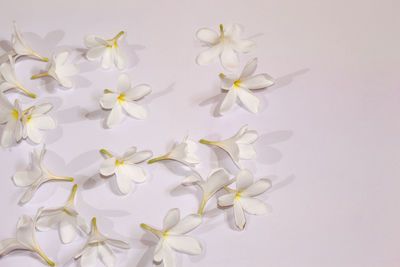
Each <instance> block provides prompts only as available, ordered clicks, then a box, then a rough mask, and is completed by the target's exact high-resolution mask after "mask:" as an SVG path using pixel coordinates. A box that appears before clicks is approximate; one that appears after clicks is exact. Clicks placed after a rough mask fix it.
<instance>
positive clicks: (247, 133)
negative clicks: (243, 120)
mask: <svg viewBox="0 0 400 267" xmlns="http://www.w3.org/2000/svg"><path fill="white" fill-rule="evenodd" d="M257 139H258V133H257V131H255V130H247V126H246V129H245V130H244V132H242V133H241V134H240V135H239V136H237V139H236V143H243V144H251V143H254V142H255V141H256V140H257Z"/></svg>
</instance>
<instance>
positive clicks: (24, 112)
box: [22, 106, 35, 115]
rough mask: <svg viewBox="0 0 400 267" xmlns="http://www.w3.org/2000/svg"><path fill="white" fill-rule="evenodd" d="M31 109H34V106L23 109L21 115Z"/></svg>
mask: <svg viewBox="0 0 400 267" xmlns="http://www.w3.org/2000/svg"><path fill="white" fill-rule="evenodd" d="M33 108H35V106H31V107H30V108H27V109H25V110H24V111H22V114H24V115H26V114H27V113H28V112H29V111H30V110H31V109H33Z"/></svg>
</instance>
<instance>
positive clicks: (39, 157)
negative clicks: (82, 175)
mask: <svg viewBox="0 0 400 267" xmlns="http://www.w3.org/2000/svg"><path fill="white" fill-rule="evenodd" d="M45 152H46V149H45V146H44V145H43V148H42V150H41V151H39V150H37V149H35V150H34V151H33V153H32V165H33V170H24V171H17V172H16V173H15V174H14V176H13V180H14V183H15V184H16V185H17V186H29V188H28V189H27V190H26V192H25V194H24V195H23V196H22V198H21V200H20V203H21V204H25V203H26V202H28V201H29V200H31V199H32V197H33V195H34V194H35V192H36V191H37V190H38V188H39V186H41V185H42V184H43V183H45V182H48V181H51V180H56V181H73V180H74V179H73V178H70V177H61V176H57V175H54V174H52V173H51V172H49V171H48V170H47V168H46V167H45V166H44V164H43V156H44V153H45Z"/></svg>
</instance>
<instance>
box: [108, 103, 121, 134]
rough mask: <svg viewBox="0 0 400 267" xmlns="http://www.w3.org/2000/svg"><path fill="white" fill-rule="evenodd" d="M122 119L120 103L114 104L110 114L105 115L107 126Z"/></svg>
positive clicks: (111, 125) (113, 124)
mask: <svg viewBox="0 0 400 267" xmlns="http://www.w3.org/2000/svg"><path fill="white" fill-rule="evenodd" d="M121 120H122V107H121V105H118V104H117V105H115V106H114V107H113V108H112V110H111V112H110V114H108V117H107V126H108V127H109V128H111V127H114V126H115V125H117V124H118V123H120V122H121Z"/></svg>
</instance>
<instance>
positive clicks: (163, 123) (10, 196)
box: [0, 0, 400, 267]
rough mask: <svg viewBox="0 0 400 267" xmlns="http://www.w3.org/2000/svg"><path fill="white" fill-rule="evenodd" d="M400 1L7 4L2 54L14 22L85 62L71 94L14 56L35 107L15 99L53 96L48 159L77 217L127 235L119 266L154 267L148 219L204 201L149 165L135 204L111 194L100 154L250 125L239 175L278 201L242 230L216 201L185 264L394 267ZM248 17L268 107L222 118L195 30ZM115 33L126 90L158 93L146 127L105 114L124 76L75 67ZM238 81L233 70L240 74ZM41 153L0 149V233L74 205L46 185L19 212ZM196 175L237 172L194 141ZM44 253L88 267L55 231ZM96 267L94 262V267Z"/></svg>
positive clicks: (43, 45) (158, 147) (171, 169)
mask: <svg viewBox="0 0 400 267" xmlns="http://www.w3.org/2000/svg"><path fill="white" fill-rule="evenodd" d="M399 9H400V2H399V1H394V0H382V1H374V0H363V1H361V0H360V1H358V0H351V1H347V0H338V1H324V0H322V1H316V0H304V1H294V0H284V1H269V0H268V1H262V0H252V1H237V0H229V1H228V0H226V1H212V0H203V1H183V0H180V1H178V0H171V1H141V2H139V1H132V0H126V1H98V0H90V1H29V0H24V1H5V0H3V1H2V5H1V10H2V11H1V24H0V40H1V42H0V44H1V48H2V49H7V47H8V46H9V43H8V41H9V40H10V37H11V34H12V21H13V20H16V21H17V22H18V24H19V26H20V29H21V31H22V33H23V34H24V36H25V38H26V39H27V40H28V42H29V44H31V46H32V48H34V49H36V50H37V51H38V52H39V54H43V55H44V56H50V55H51V53H52V52H53V51H61V50H62V49H65V48H67V49H70V51H74V52H73V57H72V58H73V60H74V61H75V62H76V63H77V64H78V66H79V68H80V73H79V75H78V76H77V77H76V78H75V82H76V86H75V88H73V89H71V90H64V89H61V88H59V86H58V85H57V84H56V83H55V82H54V81H51V80H50V79H47V78H46V79H41V80H35V81H31V80H29V77H30V76H31V75H32V74H37V73H38V72H39V71H41V70H44V69H45V68H46V63H43V62H40V61H36V60H30V59H26V58H25V59H21V60H20V61H19V62H17V67H16V68H17V75H18V77H19V79H20V80H21V82H22V83H23V84H24V85H25V86H26V87H27V88H29V89H30V90H32V91H33V92H34V93H36V94H37V95H38V96H39V97H38V99H37V100H32V99H30V98H28V97H25V96H22V95H21V94H17V93H15V92H8V93H7V96H8V97H10V99H14V98H15V97H18V98H19V99H20V100H21V101H22V102H23V103H24V107H28V106H30V105H32V104H34V103H41V102H45V101H50V102H52V103H53V104H54V106H55V107H54V109H53V110H52V112H51V114H52V115H54V117H55V118H56V119H57V121H58V128H57V129H55V130H53V131H50V132H48V133H47V137H46V141H45V142H46V145H47V148H48V152H47V154H46V157H45V163H46V165H47V166H48V168H49V169H50V170H51V171H53V172H54V173H56V174H58V175H65V176H73V177H75V178H76V180H77V183H78V185H79V191H78V196H77V208H78V210H79V211H80V213H81V214H82V215H83V216H84V217H85V218H86V219H88V220H89V219H90V218H91V217H93V216H96V217H97V218H98V225H99V229H100V231H102V232H103V233H105V234H107V235H109V236H114V237H117V238H121V239H125V240H127V241H129V242H130V243H131V245H132V249H130V250H129V251H121V253H118V263H117V266H135V267H145V266H152V265H153V263H152V260H151V259H152V249H153V248H154V245H155V238H154V237H153V236H152V235H151V234H148V233H145V231H143V230H142V229H141V228H140V227H139V224H140V223H141V222H145V223H147V224H149V225H152V226H155V227H160V226H161V223H162V219H163V217H164V215H165V213H166V212H167V211H168V210H169V209H170V208H174V207H178V208H180V209H181V213H182V215H186V214H188V213H191V212H195V211H196V210H197V207H198V205H199V197H200V192H199V191H196V190H195V188H183V187H181V186H179V184H180V181H181V179H182V178H183V177H184V176H185V175H187V174H189V172H188V171H186V170H184V169H182V168H181V167H180V165H178V164H174V163H165V164H164V163H155V164H153V165H147V164H143V167H144V168H145V169H146V171H147V172H148V173H149V176H150V178H149V180H148V181H147V182H145V183H144V184H140V185H138V186H136V187H135V190H134V192H133V193H132V194H130V195H128V196H121V195H119V194H118V193H117V190H116V187H115V184H113V181H114V178H110V179H103V178H100V177H99V176H98V167H99V164H100V163H101V160H102V157H101V155H100V154H99V153H98V150H99V149H100V148H106V149H109V150H110V151H114V152H115V153H118V154H122V153H123V152H124V150H125V149H126V148H128V147H129V146H137V147H138V149H139V150H143V149H151V150H152V151H153V152H154V154H155V155H161V154H164V153H165V152H166V151H167V150H169V149H170V148H171V147H172V145H173V144H174V142H177V141H181V140H182V139H183V137H184V136H185V135H186V134H189V135H190V136H191V137H192V138H193V139H195V140H198V139H200V138H205V137H206V138H208V139H221V138H226V137H229V136H231V135H233V134H234V133H235V132H236V131H237V130H238V129H239V128H240V127H241V126H242V125H244V124H248V125H249V128H250V129H255V130H257V131H258V132H259V133H260V139H259V140H258V141H257V143H256V150H257V151H258V156H257V158H256V159H255V160H252V161H245V162H244V165H245V166H246V167H247V168H249V169H250V170H251V171H253V172H254V174H255V177H256V178H257V179H259V178H263V177H269V178H270V179H271V180H272V182H273V184H274V186H273V190H271V191H269V192H267V193H265V194H263V195H261V196H260V199H262V200H264V201H265V202H267V203H268V204H269V205H270V206H271V210H272V211H271V212H270V213H269V214H268V215H265V216H247V218H248V223H247V228H246V230H245V231H243V232H240V231H237V230H236V229H235V228H234V227H233V218H232V210H231V209H228V210H218V209H217V208H216V201H215V199H212V200H211V201H210V202H209V204H208V205H207V206H206V213H205V221H204V224H203V225H201V226H200V227H199V228H198V229H196V230H195V231H193V232H192V233H191V235H192V236H195V237H197V238H199V239H200V240H201V242H202V244H203V246H204V252H203V254H202V255H200V256H187V255H179V256H177V259H178V265H179V266H185V267H190V266H230V267H244V266H255V267H257V266H271V267H275V266H276V267H303V266H304V267H320V266H327V267H330V266H331V267H337V266H341V267H345V266H346V267H347V266H351V267H353V266H354V267H356V266H362V267H372V266H385V267H386V266H387V267H389V266H399V265H400V254H399V249H400V245H399V240H400V227H399V225H400V215H399V210H400V209H399V207H400V204H399V203H400V202H399V200H400V194H399V188H400V164H399V160H400V149H399V144H400V141H399V136H400V120H399V118H398V114H399V112H400V106H399V100H400V91H399V89H400V75H399V72H400V52H399V51H400V49H399V48H400V34H399V25H400V17H399V15H398V11H399ZM220 23H223V24H224V25H227V24H230V23H239V24H241V25H243V26H244V28H245V32H244V37H250V38H251V39H252V40H254V41H255V42H256V44H257V46H256V47H255V48H254V49H253V50H252V51H251V52H250V53H249V54H247V55H242V56H241V57H240V59H241V65H242V66H243V65H244V64H245V63H246V62H247V61H248V60H249V59H251V58H253V57H258V59H259V66H258V69H257V72H267V73H269V74H271V75H272V76H274V77H276V78H277V79H278V81H277V83H276V85H274V86H273V87H271V88H269V89H267V90H261V91H259V92H257V96H258V97H259V98H260V99H261V100H262V103H263V106H262V109H261V112H260V113H259V114H257V115H253V114H251V113H249V112H248V111H246V110H245V109H243V108H241V107H240V106H238V105H236V106H235V107H234V109H233V110H232V111H231V112H230V113H229V114H227V115H226V116H224V117H216V116H215V115H214V114H215V108H216V106H217V105H218V102H220V101H221V99H222V98H221V97H222V95H220V90H219V79H218V76H217V75H218V73H220V72H221V71H224V70H223V69H222V67H221V66H220V64H219V63H218V62H215V63H214V64H212V65H210V66H207V67H202V66H198V65H196V63H195V57H196V55H197V54H198V53H199V52H200V51H202V50H203V49H204V47H203V46H202V45H201V44H200V42H198V41H197V40H196V38H195V32H196V30H197V29H198V28H200V27H210V28H213V29H215V30H218V25H219V24H220ZM120 30H125V31H126V32H127V33H128V35H127V36H126V40H125V48H127V49H128V51H129V56H130V66H129V68H127V69H126V70H125V71H126V72H127V73H128V74H129V75H130V77H131V78H132V80H133V84H139V83H143V82H144V83H149V84H151V86H152V88H153V92H152V94H151V95H149V96H147V97H146V98H144V99H143V101H141V103H142V104H144V105H145V106H146V107H147V108H148V110H149V117H148V119H147V120H144V121H139V120H135V119H133V118H128V117H127V118H126V119H125V120H124V121H123V122H122V123H121V124H120V125H118V126H117V127H115V128H113V129H111V130H110V129H104V127H103V125H102V123H103V118H104V117H105V116H106V115H107V112H102V111H100V110H99V104H98V100H99V98H100V96H101V94H102V91H103V89H105V88H109V89H111V90H113V89H115V86H116V80H117V77H118V75H119V74H120V71H118V70H116V69H112V70H110V71H104V70H102V69H101V68H100V66H99V64H98V63H97V62H88V61H86V60H84V59H83V58H82V57H81V54H82V53H84V51H85V48H84V44H83V38H84V36H85V35H86V34H90V33H94V34H97V35H100V36H103V37H105V38H110V37H113V36H114V35H115V34H117V33H118V32H119V31H120ZM238 71H239V70H238ZM33 148H40V146H33V145H32V144H29V143H28V142H26V141H23V142H21V143H20V144H18V145H16V146H14V147H12V148H10V149H1V150H0V159H1V162H2V163H1V187H0V197H1V201H0V210H1V214H2V216H1V228H0V239H4V238H8V237H13V236H14V235H15V226H16V222H17V220H18V218H19V216H20V215H22V214H28V215H32V216H33V215H34V214H35V212H36V210H37V208H39V207H41V206H46V207H56V206H59V205H61V204H63V203H64V201H66V199H67V198H68V196H69V193H70V189H71V187H72V184H71V183H67V182H58V183H57V182H53V183H48V184H45V185H43V186H42V187H41V188H40V189H39V191H38V192H37V194H36V195H35V196H34V198H33V199H32V201H30V202H29V203H28V204H27V205H25V206H23V207H21V206H19V205H18V204H17V203H18V200H19V198H20V197H21V196H22V194H23V192H24V190H25V189H24V188H19V187H16V186H15V185H14V183H13V181H12V180H11V177H12V175H13V174H14V172H15V171H16V170H19V169H23V168H25V167H26V166H27V165H28V164H29V162H30V157H29V154H30V153H31V151H32V150H33ZM199 155H200V156H201V161H202V162H201V164H200V165H199V170H200V172H201V173H202V174H204V175H206V174H207V173H208V172H209V171H210V170H211V169H213V168H215V167H218V166H222V167H226V168H227V169H228V170H229V171H231V172H232V173H233V174H235V173H236V171H237V170H236V168H235V167H234V165H233V164H232V163H231V161H230V159H229V158H228V157H227V156H226V155H225V154H224V153H222V152H220V151H218V150H217V149H211V148H210V147H207V146H205V145H201V144H199ZM38 238H39V241H40V244H41V246H42V248H43V250H44V251H45V252H46V254H47V255H48V256H49V258H51V259H53V260H54V261H55V262H56V264H57V266H79V263H78V262H74V261H73V260H71V258H72V257H73V256H74V255H75V253H76V252H77V250H78V249H80V248H81V247H82V246H83V245H84V243H85V242H86V239H85V238H79V239H77V240H76V241H75V242H73V243H71V244H69V245H62V244H61V243H60V240H59V237H58V233H57V231H49V232H45V233H38ZM98 265H99V266H101V263H100V262H99V263H98ZM0 266H7V267H9V266H30V267H36V266H44V264H43V263H42V261H41V260H40V259H38V258H36V256H33V255H30V254H29V253H24V252H22V253H19V252H17V253H12V254H10V255H8V256H6V257H4V258H2V259H0Z"/></svg>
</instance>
